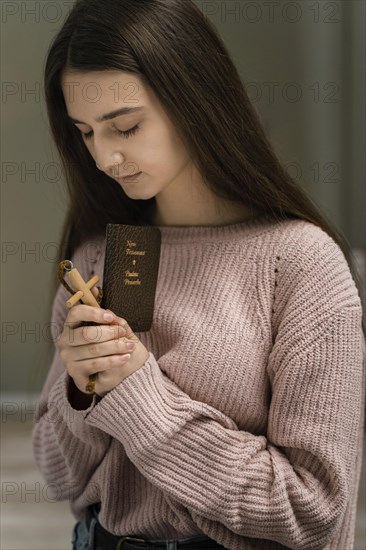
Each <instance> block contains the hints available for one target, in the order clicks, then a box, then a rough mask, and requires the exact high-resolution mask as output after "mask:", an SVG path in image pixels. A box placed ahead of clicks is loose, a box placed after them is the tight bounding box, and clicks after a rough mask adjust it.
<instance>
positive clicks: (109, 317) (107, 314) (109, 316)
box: [104, 313, 114, 321]
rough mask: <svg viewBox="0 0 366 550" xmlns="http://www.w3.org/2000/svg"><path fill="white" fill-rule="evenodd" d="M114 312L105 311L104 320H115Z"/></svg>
mask: <svg viewBox="0 0 366 550" xmlns="http://www.w3.org/2000/svg"><path fill="white" fill-rule="evenodd" d="M113 317H114V316H113V314H112V313H105V314H104V320H105V321H113Z"/></svg>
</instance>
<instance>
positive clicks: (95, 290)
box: [90, 286, 99, 298]
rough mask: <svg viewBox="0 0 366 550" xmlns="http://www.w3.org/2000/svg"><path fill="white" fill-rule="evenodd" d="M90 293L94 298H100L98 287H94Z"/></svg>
mask: <svg viewBox="0 0 366 550" xmlns="http://www.w3.org/2000/svg"><path fill="white" fill-rule="evenodd" d="M90 291H91V293H92V294H93V296H94V298H98V295H99V292H98V289H97V287H96V286H93V287H92V288H91V289H90Z"/></svg>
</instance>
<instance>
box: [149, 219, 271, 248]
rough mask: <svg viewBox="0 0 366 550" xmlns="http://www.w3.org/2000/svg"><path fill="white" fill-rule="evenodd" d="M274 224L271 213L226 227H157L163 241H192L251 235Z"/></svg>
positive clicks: (226, 225)
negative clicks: (267, 224)
mask: <svg viewBox="0 0 366 550" xmlns="http://www.w3.org/2000/svg"><path fill="white" fill-rule="evenodd" d="M269 222H272V223H273V222H274V219H273V216H271V215H270V214H269V213H264V214H260V215H259V216H256V217H255V218H250V219H248V220H244V221H242V222H236V223H231V224H225V225H156V226H154V227H156V228H158V229H159V230H160V232H161V236H162V240H164V241H165V242H167V241H171V240H174V241H190V240H205V239H209V240H212V239H213V240H214V239H215V238H225V237H233V236H234V235H236V234H238V233H240V234H242V233H243V232H244V233H245V234H247V233H251V232H253V231H254V230H256V229H257V228H258V227H263V226H264V225H265V224H266V223H269Z"/></svg>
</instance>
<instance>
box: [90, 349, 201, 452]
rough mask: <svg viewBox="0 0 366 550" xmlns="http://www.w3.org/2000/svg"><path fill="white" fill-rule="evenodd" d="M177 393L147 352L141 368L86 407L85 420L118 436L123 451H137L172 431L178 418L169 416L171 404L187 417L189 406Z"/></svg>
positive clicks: (163, 438)
mask: <svg viewBox="0 0 366 550" xmlns="http://www.w3.org/2000/svg"><path fill="white" fill-rule="evenodd" d="M168 386H169V389H168ZM179 393H180V392H179V391H178V392H177V388H176V387H175V384H174V382H173V381H172V380H170V379H169V378H168V377H167V376H166V375H165V374H164V373H163V372H162V371H161V370H160V367H159V365H158V363H157V361H156V359H155V357H154V355H153V354H152V352H149V357H148V359H147V360H146V362H145V364H144V365H143V366H142V367H140V369H138V370H137V371H135V372H134V373H132V374H130V375H129V376H128V377H127V378H125V379H124V380H123V381H122V382H121V383H120V384H118V385H117V386H116V387H115V388H113V390H111V391H110V392H108V393H107V394H106V395H105V396H104V397H103V399H102V401H101V402H100V404H99V405H98V406H97V407H95V408H94V409H92V410H90V411H88V414H87V418H86V422H87V423H88V424H90V425H93V426H95V427H98V428H99V429H101V430H103V431H104V432H106V433H108V434H110V435H111V436H112V437H116V438H117V439H119V441H120V442H121V443H122V444H123V446H124V447H125V449H126V452H129V451H130V452H132V453H133V454H135V453H139V452H141V451H143V449H145V450H146V449H148V448H149V447H151V446H154V447H155V446H156V445H159V442H158V440H159V439H160V438H161V441H164V440H165V439H166V438H165V436H166V434H167V433H171V431H172V430H173V431H174V428H175V427H176V423H177V419H171V413H172V409H173V408H179V409H180V408H181V406H182V409H183V410H180V413H181V414H180V416H181V419H182V420H183V418H185V417H187V418H188V417H190V411H189V408H188V407H187V406H186V403H184V402H183V401H184V400H182V397H181V395H179ZM174 394H176V395H174ZM172 401H174V403H172ZM180 402H181V403H180ZM172 405H173V407H172ZM187 418H185V420H186V419H187Z"/></svg>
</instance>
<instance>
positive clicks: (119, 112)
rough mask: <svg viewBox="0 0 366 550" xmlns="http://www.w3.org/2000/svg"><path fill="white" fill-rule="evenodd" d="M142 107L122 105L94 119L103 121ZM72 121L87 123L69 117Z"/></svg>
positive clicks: (133, 111) (139, 109)
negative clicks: (120, 107)
mask: <svg viewBox="0 0 366 550" xmlns="http://www.w3.org/2000/svg"><path fill="white" fill-rule="evenodd" d="M143 109H144V107H122V109H117V111H112V112H111V113H107V114H106V115H102V116H100V117H97V118H96V119H95V121H96V122H103V121H104V120H111V119H112V118H116V117H117V116H121V115H129V114H130V113H135V112H136V111H142V110H143ZM69 118H70V120H72V122H74V123H75V124H87V123H86V122H81V120H75V118H72V117H71V116H70V117H69Z"/></svg>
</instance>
